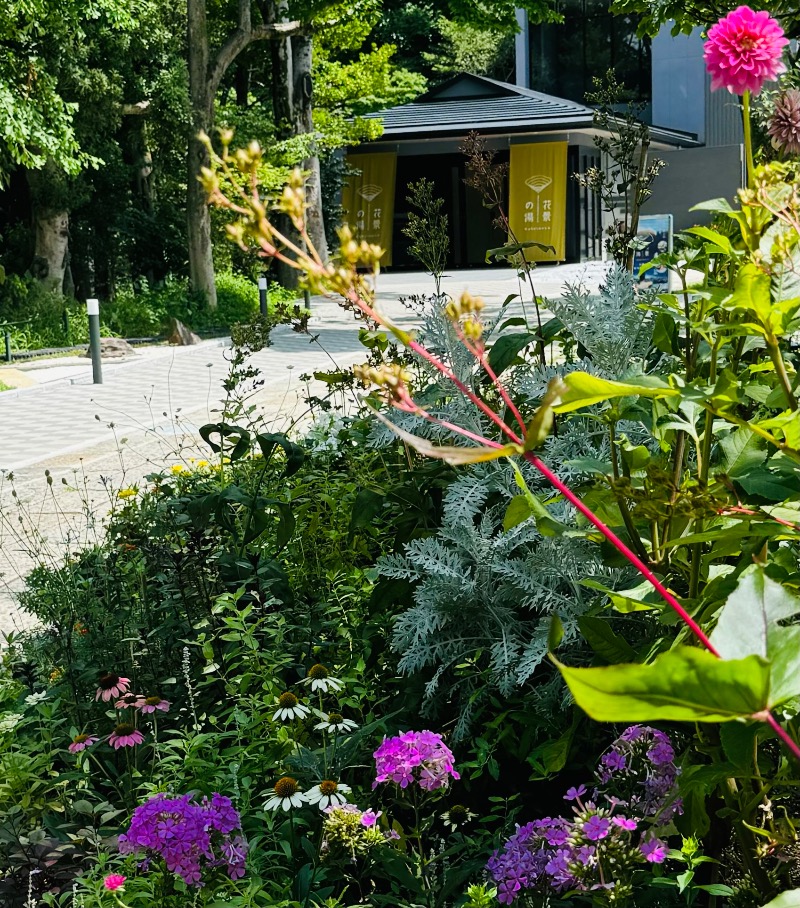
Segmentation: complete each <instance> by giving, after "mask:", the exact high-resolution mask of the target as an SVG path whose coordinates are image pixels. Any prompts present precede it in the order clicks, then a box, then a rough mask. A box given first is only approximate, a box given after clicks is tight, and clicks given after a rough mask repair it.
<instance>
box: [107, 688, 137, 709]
mask: <svg viewBox="0 0 800 908" xmlns="http://www.w3.org/2000/svg"><path fill="white" fill-rule="evenodd" d="M143 705H144V697H143V696H142V695H141V694H133V693H131V692H130V691H129V692H128V693H127V694H123V695H122V697H120V699H119V700H117V702H116V703H115V704H114V709H133V708H135V709H139V708H140V707H141V706H143Z"/></svg>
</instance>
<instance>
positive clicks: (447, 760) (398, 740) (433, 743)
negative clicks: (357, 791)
mask: <svg viewBox="0 0 800 908" xmlns="http://www.w3.org/2000/svg"><path fill="white" fill-rule="evenodd" d="M373 756H374V757H375V770H376V776H375V782H374V783H373V785H372V787H373V788H376V787H377V786H378V785H379V784H380V783H381V782H394V783H395V784H396V785H399V786H400V788H408V786H409V785H411V784H413V783H416V784H418V785H419V786H420V788H422V789H424V790H425V791H436V790H437V789H439V788H446V787H447V786H448V785H449V784H450V779H459V778H461V777H460V775H459V774H458V772H457V771H456V769H455V766H454V757H453V753H452V751H451V750H450V749H449V748H448V747H447V745H446V744H445V743H444V741H443V739H442V736H441V735H438V734H436V733H435V732H432V731H407V732H404V733H403V734H401V735H397V736H395V737H393V738H385V739H384V740H383V742H382V743H381V745H380V747H378V749H377V750H376V751H375V753H374V755H373Z"/></svg>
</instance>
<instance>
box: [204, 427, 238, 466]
mask: <svg viewBox="0 0 800 908" xmlns="http://www.w3.org/2000/svg"><path fill="white" fill-rule="evenodd" d="M212 435H219V436H220V441H219V443H217V442H215V441H212V440H211V436H212ZM200 437H201V438H202V439H203V441H204V442H205V443H206V444H207V445H208V446H209V448H211V450H212V451H213V452H214V453H215V454H218V453H219V452H220V451H221V450H222V449H223V446H224V444H225V442H226V441H227V440H228V439H232V438H233V439H236V441H235V442H234V444H233V447H232V448H231V449H230V450H229V451H226V452H225V453H226V454H227V456H228V457H230V459H231V460H238V459H239V458H240V457H244V455H245V454H246V453H247V452H248V451H249V450H250V433H249V432H248V431H247V429H243V428H242V427H241V426H229V425H228V424H227V423H224V422H217V423H209V424H208V425H205V426H201V427H200Z"/></svg>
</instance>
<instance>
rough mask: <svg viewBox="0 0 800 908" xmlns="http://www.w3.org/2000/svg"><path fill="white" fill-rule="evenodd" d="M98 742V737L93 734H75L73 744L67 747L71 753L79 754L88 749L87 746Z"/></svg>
mask: <svg viewBox="0 0 800 908" xmlns="http://www.w3.org/2000/svg"><path fill="white" fill-rule="evenodd" d="M96 743H97V738H96V737H94V736H93V735H75V737H74V738H73V739H72V744H70V746H69V747H68V748H67V750H68V751H69V752H70V753H71V754H79V753H80V752H81V751H82V750H86V748H87V747H91V746H92V744H96Z"/></svg>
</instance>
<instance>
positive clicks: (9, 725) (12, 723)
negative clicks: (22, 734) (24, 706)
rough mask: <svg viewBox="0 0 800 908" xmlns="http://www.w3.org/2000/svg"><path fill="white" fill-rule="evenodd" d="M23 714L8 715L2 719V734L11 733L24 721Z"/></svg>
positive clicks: (0, 720) (0, 725) (0, 721)
mask: <svg viewBox="0 0 800 908" xmlns="http://www.w3.org/2000/svg"><path fill="white" fill-rule="evenodd" d="M23 718H24V717H23V716H22V714H21V713H6V714H5V715H4V716H3V717H2V718H0V732H4V731H11V730H12V729H14V728H16V727H17V725H19V723H20V722H21V721H22V720H23Z"/></svg>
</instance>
